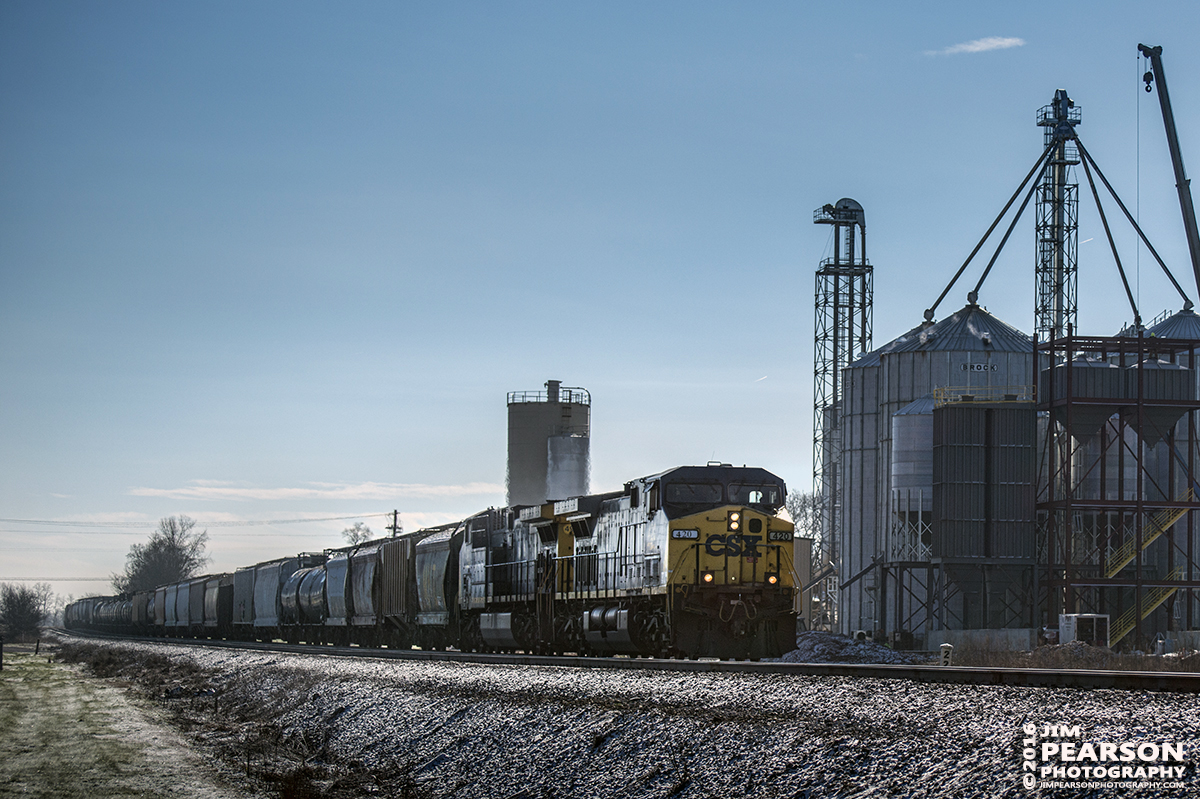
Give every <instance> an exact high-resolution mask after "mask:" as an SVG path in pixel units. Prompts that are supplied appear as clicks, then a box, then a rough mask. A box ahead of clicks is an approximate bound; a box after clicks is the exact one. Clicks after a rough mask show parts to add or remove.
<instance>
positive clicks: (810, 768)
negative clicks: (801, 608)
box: [106, 644, 1200, 799]
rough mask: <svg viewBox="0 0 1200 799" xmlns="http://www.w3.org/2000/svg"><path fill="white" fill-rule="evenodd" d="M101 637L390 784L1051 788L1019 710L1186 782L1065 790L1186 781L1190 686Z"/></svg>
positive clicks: (1191, 751)
mask: <svg viewBox="0 0 1200 799" xmlns="http://www.w3.org/2000/svg"><path fill="white" fill-rule="evenodd" d="M106 646H112V647H119V648H121V649H123V650H124V651H125V654H123V655H121V656H122V657H125V658H127V659H128V660H129V661H130V662H135V661H138V660H142V661H144V660H145V659H147V658H149V657H152V656H163V657H166V658H169V659H171V660H172V661H173V662H183V663H186V664H190V665H189V668H194V669H196V670H197V673H198V674H203V675H207V676H206V677H205V681H204V683H203V685H200V684H196V683H187V684H186V685H184V686H183V687H177V688H176V689H171V690H177V691H193V692H201V689H202V690H203V691H209V690H211V691H214V692H215V694H214V695H215V696H217V697H219V706H220V708H221V709H220V711H219V714H218V715H219V717H220V723H221V724H222V725H224V728H225V729H227V730H234V731H236V730H244V728H245V725H246V724H250V723H252V724H253V725H255V729H256V730H258V732H257V733H256V734H257V735H260V736H262V735H264V733H263V730H266V729H268V728H270V729H272V730H274V732H273V733H272V735H273V736H274V739H275V740H277V742H278V745H279V746H281V747H283V748H284V749H286V750H287V751H288V752H290V753H291V755H292V756H293V757H294V758H296V760H297V762H302V763H303V764H304V765H305V767H306V768H317V769H331V770H334V771H336V769H338V768H351V769H358V770H360V771H364V772H366V773H369V774H372V775H376V777H375V779H376V782H377V784H378V785H380V786H390V793H389V795H390V794H397V795H399V794H398V791H397V789H396V786H397V785H399V784H400V783H399V782H397V780H403V781H405V782H404V785H405V786H407V787H406V789H405V790H406V791H408V795H419V796H430V797H451V796H453V797H489V798H490V797H507V799H522V798H525V797H528V799H534V798H535V797H536V798H537V799H543V798H544V797H621V798H622V799H627V798H629V797H686V798H688V799H690V798H692V797H808V798H810V799H816V798H817V797H868V796H870V797H875V796H890V795H898V796H929V797H934V796H936V797H942V796H964V797H985V796H986V797H995V796H1001V797H1026V796H1057V795H1062V794H1058V793H1055V792H1053V791H1051V790H1050V789H1045V788H1039V789H1035V790H1026V789H1024V788H1022V787H1021V776H1022V772H1021V771H1020V767H1021V759H1022V741H1021V739H1022V731H1021V728H1022V725H1023V724H1025V723H1032V724H1037V725H1039V726H1040V725H1043V724H1065V725H1069V726H1074V725H1078V726H1079V727H1080V730H1081V732H1082V739H1081V740H1090V741H1116V742H1122V741H1134V742H1141V741H1155V742H1158V741H1179V742H1184V743H1185V746H1186V752H1187V754H1188V758H1189V762H1188V763H1187V764H1186V778H1185V786H1184V787H1181V788H1164V787H1160V786H1158V785H1153V784H1147V785H1143V786H1141V787H1138V788H1135V789H1133V790H1132V791H1127V792H1123V793H1119V794H1117V793H1108V792H1106V791H1103V790H1102V791H1100V792H1094V793H1087V792H1085V793H1081V794H1070V795H1087V796H1092V795H1094V796H1108V795H1128V796H1154V797H1175V796H1193V797H1194V796H1197V795H1200V778H1198V777H1197V775H1196V771H1197V767H1196V765H1197V762H1196V761H1197V754H1196V752H1197V746H1198V745H1200V702H1197V701H1196V698H1195V696H1191V695H1182V694H1156V693H1138V692H1123V691H1084V690H1078V689H1050V688H1014V687H1000V686H962V685H940V684H922V683H914V682H907V681H902V680H892V681H886V680H873V679H853V678H844V677H806V676H782V675H741V674H729V673H691V672H686V673H684V672H647V671H636V672H633V671H609V670H584V669H576V668H565V667H528V666H520V667H518V666H483V665H475V664H463V663H436V662H419V661H417V662H414V661H390V660H371V659H366V658H364V659H356V660H351V659H345V658H333V657H325V656H320V655H282V654H275V653H253V652H237V651H233V650H228V649H216V648H214V649H205V648H183V647H175V646H170V645H165V644H119V645H118V644H114V645H106ZM888 651H890V650H888ZM204 695H205V696H208V694H204ZM207 706H208V704H207V700H205V701H204V702H202V703H201V708H204V707H207ZM205 712H207V711H205ZM238 724H241V725H242V726H241V727H239V726H238ZM228 734H229V735H233V733H232V732H230V733H228ZM237 735H243V736H244V735H247V733H245V732H238V733H237ZM235 743H236V742H235ZM327 782H328V781H327ZM318 787H320V786H318ZM358 791H359V795H362V793H363V792H364V791H366V789H365V788H363V787H362V784H361V782H360V785H359V788H358Z"/></svg>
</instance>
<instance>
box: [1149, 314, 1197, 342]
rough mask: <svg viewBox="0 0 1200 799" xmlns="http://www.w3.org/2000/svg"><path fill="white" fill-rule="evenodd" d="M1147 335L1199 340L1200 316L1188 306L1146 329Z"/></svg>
mask: <svg viewBox="0 0 1200 799" xmlns="http://www.w3.org/2000/svg"><path fill="white" fill-rule="evenodd" d="M1146 334H1147V335H1152V336H1155V337H1157V338H1177V339H1186V340H1190V341H1200V316H1197V315H1196V312H1195V311H1193V310H1191V309H1190V308H1189V309H1187V310H1184V311H1179V312H1178V313H1174V314H1171V315H1170V316H1168V317H1167V318H1166V319H1164V320H1162V321H1161V322H1159V323H1158V324H1157V325H1154V326H1153V327H1150V328H1147V329H1146Z"/></svg>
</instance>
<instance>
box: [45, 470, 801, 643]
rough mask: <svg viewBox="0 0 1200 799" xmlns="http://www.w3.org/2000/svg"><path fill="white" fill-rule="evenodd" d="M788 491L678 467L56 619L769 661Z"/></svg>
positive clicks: (262, 635) (248, 635)
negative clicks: (604, 490)
mask: <svg viewBox="0 0 1200 799" xmlns="http://www.w3.org/2000/svg"><path fill="white" fill-rule="evenodd" d="M786 495H787V494H786V488H785V486H784V483H783V480H781V479H779V478H778V477H776V476H775V475H773V474H771V473H770V472H768V471H766V470H764V469H757V468H746V467H740V468H738V467H733V466H730V465H728V464H709V465H708V466H682V467H679V468H675V469H670V470H668V471H665V472H662V473H660V474H655V475H651V476H649V477H643V478H640V479H637V480H633V481H631V482H629V483H627V484H626V485H625V487H624V490H622V491H617V492H613V493H608V494H594V495H589V496H581V497H574V498H571V499H566V500H561V501H555V502H547V503H545V504H543V505H535V506H530V507H512V508H493V509H489V510H486V511H484V512H482V513H477V514H475V515H474V516H471V517H469V518H467V519H464V520H462V521H461V522H456V523H453V524H449V525H443V526H440V527H434V528H429V529H424V530H418V531H416V532H413V533H408V534H402V535H399V536H396V537H393V538H386V539H382V540H377V541H371V542H368V543H365V544H362V545H359V546H355V547H347V548H343V549H336V550H328V551H326V552H323V553H319V554H302V555H299V556H296V557H290V558H284V559H280V560H275V561H269V562H266V563H260V564H257V565H255V566H249V567H246V568H243V569H239V570H237V571H236V572H234V573H233V574H219V575H209V576H205V577H199V578H195V579H192V580H187V581H184V582H180V583H176V584H172V585H166V586H160V587H159V588H157V589H155V590H153V591H146V592H142V593H138V594H134V595H133V596H124V597H107V598H104V597H100V598H97V597H93V598H89V599H84V600H81V601H79V602H76V603H74V604H72V605H71V606H70V607H68V609H67V616H66V623H67V626H68V628H77V629H96V630H105V631H110V632H120V633H140V634H151V635H164V636H176V637H178V636H190V637H221V638H233V639H258V640H273V639H284V640H288V641H293V642H299V641H305V642H309V643H334V644H349V643H356V644H359V645H362V646H387V647H389V648H395V647H403V648H408V647H411V646H419V647H422V648H429V649H439V648H451V647H453V648H458V649H461V650H466V651H525V652H534V653H562V652H577V653H584V654H596V655H610V654H626V655H633V656H637V655H646V656H661V657H718V658H761V657H778V656H780V655H782V654H783V653H784V652H786V651H788V650H789V649H791V648H792V646H793V642H794V637H795V629H796V614H795V612H794V610H793V601H794V595H795V592H796V590H797V588H798V585H797V583H798V580H797V577H796V573H795V570H794V568H793V551H794V550H793V525H792V523H791V521H790V520H788V518H787V516H786V513H785V512H784V511H783V510H782V509H783V506H784V498H785V497H786Z"/></svg>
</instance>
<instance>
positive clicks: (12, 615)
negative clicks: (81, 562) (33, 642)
mask: <svg viewBox="0 0 1200 799" xmlns="http://www.w3.org/2000/svg"><path fill="white" fill-rule="evenodd" d="M53 603H54V592H53V591H52V590H51V588H50V584H49V583H35V584H34V585H26V584H16V585H13V584H12V583H0V631H2V632H3V635H4V637H5V638H7V639H8V640H10V641H11V640H14V639H19V638H21V637H22V636H37V633H38V627H39V626H40V625H41V624H42V623H43V622H45V621H46V616H47V614H48V613H49V612H50V610H51V606H52V605H53Z"/></svg>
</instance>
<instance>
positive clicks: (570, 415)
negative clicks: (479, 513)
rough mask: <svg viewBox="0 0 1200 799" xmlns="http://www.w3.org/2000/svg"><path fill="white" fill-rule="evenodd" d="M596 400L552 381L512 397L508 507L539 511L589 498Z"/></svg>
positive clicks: (509, 427)
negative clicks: (552, 504)
mask: <svg viewBox="0 0 1200 799" xmlns="http://www.w3.org/2000/svg"><path fill="white" fill-rule="evenodd" d="M591 405H592V399H591V395H590V394H588V392H587V391H586V390H584V389H582V388H572V387H566V386H563V385H562V384H561V381H558V380H547V381H546V390H545V391H544V392H541V391H512V392H509V394H508V471H507V476H506V483H507V487H508V504H509V505H510V506H512V505H540V504H542V503H543V502H545V501H546V500H548V499H566V498H568V497H577V496H582V495H584V494H586V493H587V492H588V474H589V465H590V464H589V457H590V451H589V448H590V440H591V410H592V408H591Z"/></svg>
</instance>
